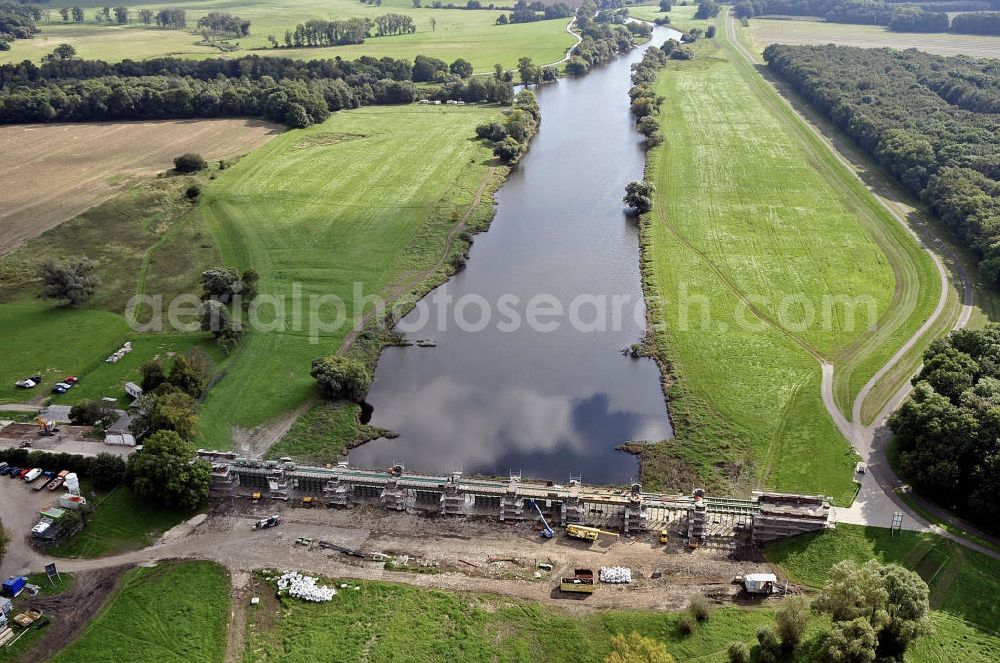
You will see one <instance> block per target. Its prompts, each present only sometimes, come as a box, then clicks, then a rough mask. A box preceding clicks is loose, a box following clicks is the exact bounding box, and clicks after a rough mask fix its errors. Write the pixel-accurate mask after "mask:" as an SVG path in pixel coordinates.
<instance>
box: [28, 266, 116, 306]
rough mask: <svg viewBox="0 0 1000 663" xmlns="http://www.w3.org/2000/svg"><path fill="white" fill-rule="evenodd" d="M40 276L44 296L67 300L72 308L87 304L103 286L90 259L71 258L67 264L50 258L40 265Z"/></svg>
mask: <svg viewBox="0 0 1000 663" xmlns="http://www.w3.org/2000/svg"><path fill="white" fill-rule="evenodd" d="M38 276H39V278H41V279H42V294H43V295H45V296H46V297H48V298H49V299H62V300H65V301H66V303H67V304H69V305H70V306H79V305H80V304H83V303H84V302H86V301H87V300H88V299H90V298H91V296H92V295H93V294H94V292H96V291H97V286H99V285H100V284H101V279H100V278H99V277H98V276H97V275H96V274H94V263H93V262H91V260H90V259H89V258H69V259H67V260H66V261H65V262H59V261H57V260H54V259H53V258H48V259H46V260H45V261H44V262H43V263H42V264H41V265H39V267H38Z"/></svg>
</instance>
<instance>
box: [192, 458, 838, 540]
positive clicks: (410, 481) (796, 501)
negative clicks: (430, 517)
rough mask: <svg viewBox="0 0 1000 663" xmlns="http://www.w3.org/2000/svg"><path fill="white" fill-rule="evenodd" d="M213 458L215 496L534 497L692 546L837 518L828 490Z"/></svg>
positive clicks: (502, 513)
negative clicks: (721, 488) (678, 491)
mask: <svg viewBox="0 0 1000 663" xmlns="http://www.w3.org/2000/svg"><path fill="white" fill-rule="evenodd" d="M198 457H199V458H201V459H204V460H206V461H209V462H210V463H211V464H212V483H211V495H212V496H213V497H240V496H244V497H249V496H250V495H252V494H253V493H260V494H261V496H262V498H266V499H276V500H297V499H302V498H306V497H311V498H313V502H314V503H315V502H319V503H321V504H325V505H327V506H329V507H350V506H352V505H362V504H367V505H376V506H381V507H382V508H385V509H390V510H395V511H407V512H415V513H428V514H431V513H433V514H441V515H447V516H467V517H484V518H495V519H497V520H498V521H500V522H505V521H522V520H535V519H536V518H537V517H538V514H537V512H536V511H535V509H534V508H533V506H532V505H531V502H532V501H534V503H535V504H536V505H537V506H538V507H539V508H540V509H541V510H542V512H543V513H544V514H545V516H546V518H548V519H549V522H550V523H551V524H553V525H555V524H559V525H562V526H563V527H565V526H566V525H569V524H578V525H587V526H590V527H597V528H600V529H605V530H619V531H621V532H623V533H624V534H625V535H635V534H639V533H642V532H646V531H659V530H663V529H674V530H676V529H681V530H682V531H684V532H685V533H686V536H687V538H688V543H689V545H691V546H692V547H694V546H697V545H699V544H701V543H703V542H707V541H710V540H713V539H718V538H727V537H728V538H732V537H736V536H739V535H741V534H745V535H748V536H749V537H750V538H751V539H752V541H753V542H754V543H765V542H767V541H773V540H775V539H780V538H784V537H787V536H793V535H795V534H801V533H803V532H811V531H817V530H823V529H826V528H829V527H833V526H834V523H833V522H832V521H831V518H830V516H831V512H832V511H831V508H830V507H831V505H830V500H829V498H827V497H824V496H821V495H795V494H787V493H775V492H766V491H754V492H753V495H752V497H751V498H750V499H737V498H724V497H712V496H709V495H706V494H705V492H704V491H703V490H700V489H698V490H694V491H692V493H691V494H690V495H667V494H662V493H648V492H644V491H643V490H642V486H641V485H640V484H638V483H636V484H632V486H631V487H630V488H628V489H616V488H605V487H599V486H587V485H584V484H582V483H581V482H580V481H579V479H575V478H571V479H570V481H569V482H568V483H567V484H565V485H558V484H554V483H553V482H551V481H549V482H544V481H536V480H522V479H521V477H520V476H519V475H516V474H512V475H511V476H510V477H509V478H508V479H506V480H503V479H489V478H474V477H465V476H463V475H462V473H461V472H453V473H451V474H449V475H432V474H420V473H413V472H407V471H406V470H405V468H404V467H403V465H402V464H396V465H394V466H393V467H391V468H388V469H386V470H368V469H359V468H354V467H350V466H349V465H348V464H347V463H346V462H344V463H339V464H338V465H336V466H334V467H315V466H306V465H298V464H296V463H294V462H292V460H291V459H290V458H282V459H279V460H261V459H256V458H241V457H238V456H237V454H235V453H233V452H228V451H210V450H204V449H199V450H198Z"/></svg>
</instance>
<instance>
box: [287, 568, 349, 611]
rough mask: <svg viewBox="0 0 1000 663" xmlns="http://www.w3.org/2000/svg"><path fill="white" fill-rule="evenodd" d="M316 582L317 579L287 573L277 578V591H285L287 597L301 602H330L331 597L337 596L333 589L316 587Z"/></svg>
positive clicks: (321, 586) (290, 572)
mask: <svg viewBox="0 0 1000 663" xmlns="http://www.w3.org/2000/svg"><path fill="white" fill-rule="evenodd" d="M317 582H318V579H317V578H314V577H312V576H307V575H302V574H301V573H296V572H295V571H288V572H287V573H283V574H282V575H281V576H280V577H279V578H278V591H279V592H281V591H287V592H288V595H289V596H293V597H295V598H297V599H302V600H303V601H313V602H316V603H322V602H324V601H332V600H333V597H334V596H335V595H336V594H337V590H335V589H334V588H333V587H326V586H324V585H318V584H316V583H317Z"/></svg>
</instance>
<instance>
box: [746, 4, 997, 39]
mask: <svg viewBox="0 0 1000 663" xmlns="http://www.w3.org/2000/svg"><path fill="white" fill-rule="evenodd" d="M997 8H1000V0H958V1H955V2H946V1H945V2H916V3H910V2H906V3H898V2H886V1H884V0H741V1H740V2H738V3H736V4H735V5H734V6H733V15H734V16H736V17H737V18H752V17H754V16H763V15H766V14H772V15H791V16H820V17H823V18H824V19H825V20H826V21H829V22H832V23H856V24H867V25H884V26H886V27H888V29H890V30H893V31H896V32H948V31H949V30H950V31H951V32H956V33H961V34H993V35H995V34H1000V13H998V12H990V11H986V10H989V9H997ZM958 11H961V12H971V13H963V14H959V15H957V16H955V18H954V19H951V20H950V21H949V15H948V13H947V12H958Z"/></svg>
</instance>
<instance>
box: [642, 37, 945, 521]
mask: <svg viewBox="0 0 1000 663" xmlns="http://www.w3.org/2000/svg"><path fill="white" fill-rule="evenodd" d="M721 32H722V30H720V33H721ZM658 86H659V87H658V92H659V93H660V94H662V95H663V96H664V97H666V99H667V101H666V103H665V105H664V109H663V113H662V117H663V133H664V135H665V136H666V142H665V143H664V145H663V146H662V147H660V148H658V149H656V150H654V151H653V152H652V153H651V157H650V160H649V163H648V166H647V177H648V178H649V179H651V180H652V181H653V182H654V183H655V184H656V186H657V200H656V203H657V204H656V207H655V208H654V212H653V214H652V216H651V220H650V223H649V224H648V226H647V227H646V228H645V230H644V244H645V250H646V260H647V261H648V264H647V279H648V286H649V287H650V294H651V295H652V296H653V297H654V298H657V297H658V298H659V301H658V302H654V309H655V312H656V316H657V317H656V319H658V320H661V321H662V323H661V325H660V327H659V330H658V331H659V333H657V334H656V342H657V347H658V349H659V351H660V352H661V353H662V355H663V356H664V357H665V358H666V359H667V360H668V362H669V363H670V364H671V366H672V373H673V374H674V375H675V376H676V378H677V380H676V382H675V383H674V384H673V385H672V386H671V387H670V393H669V394H668V396H669V399H670V402H671V412H672V414H673V416H674V419H675V423H677V428H678V430H679V432H680V439H679V440H678V441H676V442H673V443H668V444H667V445H666V448H667V450H668V451H669V452H671V453H680V454H681V455H682V457H683V456H686V457H687V459H688V460H689V461H690V462H692V463H694V464H696V465H697V466H699V467H700V468H701V470H702V473H703V474H704V473H705V472H706V471H711V470H712V468H715V467H718V466H719V464H720V463H725V462H740V461H744V462H745V461H748V460H750V461H752V463H753V467H754V470H753V471H752V472H746V467H745V466H744V467H743V468H741V471H742V472H743V474H742V477H741V478H742V480H743V481H744V482H745V483H751V484H756V485H761V484H763V485H770V486H775V487H777V488H779V489H784V490H794V491H814V492H823V493H825V494H828V495H831V496H833V497H835V498H836V500H837V502H838V503H841V504H843V503H846V502H849V501H850V499H851V498H852V497H853V491H854V487H853V485H852V482H851V470H850V465H851V464H852V459H853V455H852V454H851V453H850V449H849V448H848V446H847V444H846V442H845V441H844V440H843V439H842V437H841V436H840V434H839V433H838V432H837V430H836V428H835V427H834V424H833V422H832V420H831V419H830V417H829V416H828V415H827V414H826V412H825V410H824V408H823V406H822V402H821V399H820V388H819V385H820V370H819V365H818V361H817V357H823V358H826V359H828V360H830V361H832V362H833V363H834V364H835V366H836V369H837V370H836V373H835V376H836V378H837V381H836V382H835V388H836V392H835V393H836V394H837V398H838V403H839V404H840V406H841V409H842V410H844V411H846V412H848V413H849V411H850V401H851V399H852V398H853V395H854V394H855V393H856V392H857V390H858V389H860V387H861V385H863V384H864V382H865V381H866V380H867V379H868V378H869V377H870V376H871V375H872V374H873V373H874V372H875V371H876V370H877V368H878V367H879V366H880V365H881V364H882V363H883V362H884V361H885V360H886V359H888V357H889V356H890V355H891V354H892V353H893V352H894V351H895V349H896V348H897V347H898V346H899V345H900V344H901V343H902V342H903V341H904V340H905V339H906V338H908V337H909V336H910V335H911V334H912V333H913V331H915V330H916V329H917V328H918V327H919V325H920V323H921V322H922V320H923V319H924V318H925V317H926V316H927V315H928V314H929V312H930V310H931V309H932V308H933V305H934V303H936V299H937V293H938V291H939V289H940V285H939V284H937V283H935V279H934V278H933V277H934V272H933V271H932V270H933V267H932V265H931V263H930V261H929V259H928V258H927V257H926V255H924V254H923V253H922V252H921V251H920V249H919V247H918V246H917V245H916V243H915V242H913V241H912V240H911V239H910V238H909V237H908V236H907V235H906V234H905V233H904V232H903V231H902V229H901V228H899V226H898V225H897V224H896V223H895V222H894V221H892V219H891V218H890V217H889V216H888V214H886V213H885V212H884V211H883V210H882V209H881V208H880V207H879V206H878V205H877V203H876V202H875V201H874V199H873V198H871V196H869V195H868V194H867V193H866V192H865V191H864V189H863V188H862V187H861V185H860V184H859V183H857V182H856V181H855V180H854V179H853V175H851V174H850V173H847V172H846V170H844V169H842V168H840V167H839V164H837V163H836V161H835V160H834V157H833V156H832V155H831V154H830V153H829V152H828V151H827V150H826V149H825V148H824V147H823V146H822V144H819V143H818V141H816V140H815V139H812V140H810V136H811V135H810V134H808V132H805V131H804V130H802V129H801V128H800V127H799V126H798V125H797V124H796V122H797V120H796V118H795V117H794V116H792V115H791V113H790V111H788V110H787V109H786V108H784V106H783V105H781V104H780V102H779V100H778V99H777V97H776V95H775V93H774V92H773V91H772V90H771V89H770V88H768V87H767V86H766V84H765V83H764V81H763V80H761V79H760V78H759V76H758V75H757V74H756V72H755V71H754V70H753V69H752V68H751V67H750V66H749V65H745V63H743V61H742V60H739V61H737V58H736V56H735V54H733V53H731V51H730V50H729V49H728V48H725V47H724V46H723V43H722V42H721V34H720V36H719V37H717V40H714V41H708V40H702V41H700V42H699V43H698V45H697V57H696V59H695V60H693V61H690V62H686V63H676V62H671V63H670V64H669V65H668V66H667V68H666V69H665V70H664V73H662V74H661V76H660V79H659V83H658ZM843 301H849V302H856V303H857V304H856V308H855V311H854V316H853V320H852V316H851V315H850V314H849V312H848V309H847V307H846V306H844V305H843V303H842V302H843ZM703 303H705V306H702V304H703ZM706 307H707V308H706ZM869 310H870V311H871V312H873V313H874V317H870V316H869V315H868V313H869ZM876 318H877V323H878V324H877V331H876V332H875V333H870V332H869V331H868V326H869V324H870V323H871V322H873V321H874V320H875V319H876ZM656 458H657V454H656V453H655V452H654V454H652V457H651V460H650V461H649V462H648V463H647V466H646V467H647V468H648V469H650V470H655V467H656Z"/></svg>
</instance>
